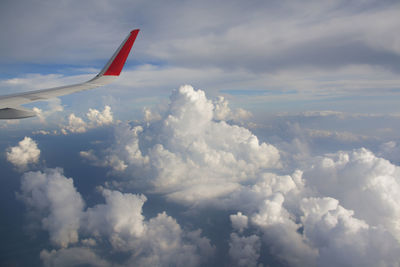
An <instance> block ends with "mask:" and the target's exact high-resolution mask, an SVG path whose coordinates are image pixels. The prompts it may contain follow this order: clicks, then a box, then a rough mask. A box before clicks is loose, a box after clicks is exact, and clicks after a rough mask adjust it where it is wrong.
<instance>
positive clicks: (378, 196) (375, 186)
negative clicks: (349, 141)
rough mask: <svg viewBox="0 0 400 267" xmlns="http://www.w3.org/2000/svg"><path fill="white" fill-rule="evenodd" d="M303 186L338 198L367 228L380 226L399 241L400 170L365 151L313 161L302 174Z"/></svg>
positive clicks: (339, 154) (354, 151)
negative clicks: (304, 181)
mask: <svg viewBox="0 0 400 267" xmlns="http://www.w3.org/2000/svg"><path fill="white" fill-rule="evenodd" d="M304 179H305V180H306V184H307V185H308V186H309V187H310V188H313V189H314V190H316V191H317V192H318V193H320V194H322V195H324V196H331V197H334V198H336V199H338V200H339V201H340V203H341V205H342V206H344V207H345V208H349V209H352V210H354V212H355V214H356V216H357V218H360V219H362V220H364V221H366V222H367V223H368V224H369V225H372V226H379V225H384V226H385V228H386V229H387V230H388V231H390V232H391V233H392V234H393V235H394V236H395V237H396V238H397V239H398V240H400V224H399V220H400V205H399V204H398V201H397V199H398V196H399V195H400V182H399V181H400V167H398V166H396V165H393V164H392V163H390V162H389V161H387V160H385V159H383V158H379V157H377V156H375V155H374V154H373V153H372V152H371V151H368V150H366V149H358V150H353V151H351V152H338V153H335V154H332V155H327V156H325V157H321V158H319V159H317V161H316V162H315V164H314V165H313V167H312V168H311V169H310V170H308V171H306V172H305V173H304Z"/></svg>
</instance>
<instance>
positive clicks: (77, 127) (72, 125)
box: [62, 113, 87, 133]
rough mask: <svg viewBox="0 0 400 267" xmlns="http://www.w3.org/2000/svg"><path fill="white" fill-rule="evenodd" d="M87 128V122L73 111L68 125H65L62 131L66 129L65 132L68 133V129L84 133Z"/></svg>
mask: <svg viewBox="0 0 400 267" xmlns="http://www.w3.org/2000/svg"><path fill="white" fill-rule="evenodd" d="M86 128H87V125H86V122H84V121H83V120H82V119H81V118H79V117H77V116H75V114H73V113H72V114H70V115H69V117H68V125H67V126H65V128H63V129H62V131H63V130H64V131H63V132H64V133H66V130H68V131H70V132H71V133H84V132H86Z"/></svg>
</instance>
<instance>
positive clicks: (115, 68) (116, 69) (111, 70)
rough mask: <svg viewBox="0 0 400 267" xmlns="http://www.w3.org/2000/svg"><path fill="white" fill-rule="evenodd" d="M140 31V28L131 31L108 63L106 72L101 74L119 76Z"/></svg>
mask: <svg viewBox="0 0 400 267" xmlns="http://www.w3.org/2000/svg"><path fill="white" fill-rule="evenodd" d="M139 31H140V30H139V29H135V30H132V31H131V32H130V34H129V35H128V37H127V38H126V40H125V41H124V42H123V43H122V44H121V47H120V48H119V49H118V50H117V52H116V54H115V56H113V58H112V61H111V62H110V63H109V64H107V68H106V69H105V70H104V72H103V71H102V74H101V75H104V76H119V74H120V73H121V71H122V68H123V67H124V65H125V61H126V59H127V58H128V55H129V52H130V51H131V48H132V46H133V44H134V42H135V40H136V37H137V35H138V33H139Z"/></svg>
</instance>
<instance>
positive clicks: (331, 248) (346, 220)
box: [301, 198, 400, 266]
mask: <svg viewBox="0 0 400 267" xmlns="http://www.w3.org/2000/svg"><path fill="white" fill-rule="evenodd" d="M338 203H339V202H338V201H337V200H336V199H332V198H309V199H304V200H303V201H302V204H301V207H302V210H303V212H304V216H303V217H302V221H303V225H304V234H305V236H306V237H307V238H308V240H310V242H311V243H312V245H313V246H314V247H316V248H318V251H319V255H318V260H317V266H322V265H323V266H378V265H382V264H383V265H385V266H396V265H398V264H399V263H400V262H399V259H398V253H399V250H400V245H399V243H398V241H396V240H395V239H394V238H393V236H391V235H390V234H388V232H387V231H385V230H384V229H382V228H381V227H372V226H369V225H368V224H367V223H366V222H365V221H362V220H359V219H356V218H354V217H353V216H354V212H353V211H351V210H346V209H345V208H343V207H342V206H340V205H339V204H338Z"/></svg>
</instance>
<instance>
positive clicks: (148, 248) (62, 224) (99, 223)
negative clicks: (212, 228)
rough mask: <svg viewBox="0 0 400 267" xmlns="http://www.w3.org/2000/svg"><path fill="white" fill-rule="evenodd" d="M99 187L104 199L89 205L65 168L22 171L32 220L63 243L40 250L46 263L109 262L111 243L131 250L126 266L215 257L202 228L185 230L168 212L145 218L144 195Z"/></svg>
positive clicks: (115, 247)
mask: <svg viewBox="0 0 400 267" xmlns="http://www.w3.org/2000/svg"><path fill="white" fill-rule="evenodd" d="M100 191H101V193H102V195H103V196H104V198H105V203H104V204H97V205H95V206H93V207H90V208H87V209H86V210H85V209H84V202H83V200H82V197H81V195H80V193H79V192H78V191H77V190H76V188H75V187H74V185H73V180H72V179H71V178H67V177H65V176H64V175H63V173H62V170H61V169H47V170H46V171H45V172H28V173H26V174H24V176H23V178H22V183H21V192H20V193H19V194H18V198H19V199H20V200H22V201H23V202H24V203H25V205H26V207H27V209H28V211H29V215H30V219H31V220H37V221H38V222H39V224H40V226H41V228H42V229H43V230H46V231H48V233H49V236H50V240H51V241H52V243H53V244H54V245H55V246H57V247H58V248H59V249H58V250H56V249H53V250H51V251H49V250H43V251H42V252H41V255H40V257H41V259H42V261H43V263H44V264H45V265H46V266H59V265H63V266H64V265H70V264H72V265H79V264H90V265H96V266H109V265H110V262H113V261H114V260H112V257H111V256H110V255H109V254H108V252H107V244H110V245H111V247H112V249H113V250H114V251H117V252H121V253H127V254H126V255H127V256H128V257H127V259H126V260H124V261H123V262H121V264H122V265H124V266H149V265H151V266H166V265H174V266H198V265H200V264H201V263H203V262H206V261H208V260H209V259H210V258H211V257H212V256H213V254H214V250H215V248H214V247H213V246H212V245H211V243H210V241H209V239H207V238H205V237H202V236H201V232H200V230H196V231H185V230H183V229H182V228H181V226H180V225H179V224H178V223H177V222H176V220H175V219H174V218H172V217H170V216H168V215H167V214H166V213H165V212H163V213H160V214H158V215H157V216H156V217H154V218H151V219H150V220H146V219H145V218H144V216H143V215H142V207H143V204H144V202H145V201H146V197H145V196H144V195H135V194H130V193H121V192H119V191H111V190H108V189H103V188H100ZM71 244H74V246H73V247H72V246H71ZM99 251H100V252H101V251H103V253H102V254H99Z"/></svg>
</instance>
